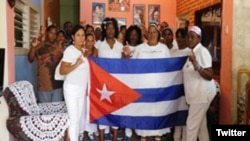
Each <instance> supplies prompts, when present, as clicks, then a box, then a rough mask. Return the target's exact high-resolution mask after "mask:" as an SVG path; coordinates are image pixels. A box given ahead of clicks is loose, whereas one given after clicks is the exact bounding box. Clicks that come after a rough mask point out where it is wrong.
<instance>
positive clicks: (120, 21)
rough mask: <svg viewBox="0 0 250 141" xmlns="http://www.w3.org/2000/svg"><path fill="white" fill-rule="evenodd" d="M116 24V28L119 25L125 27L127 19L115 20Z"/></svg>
mask: <svg viewBox="0 0 250 141" xmlns="http://www.w3.org/2000/svg"><path fill="white" fill-rule="evenodd" d="M115 19H116V20H117V22H118V26H119V27H120V26H121V25H127V19H126V18H115Z"/></svg>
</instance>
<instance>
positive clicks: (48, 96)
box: [38, 88, 63, 103]
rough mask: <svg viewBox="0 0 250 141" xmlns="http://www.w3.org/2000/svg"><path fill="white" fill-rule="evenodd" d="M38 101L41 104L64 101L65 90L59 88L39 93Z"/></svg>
mask: <svg viewBox="0 0 250 141" xmlns="http://www.w3.org/2000/svg"><path fill="white" fill-rule="evenodd" d="M38 101H39V102H40V103H45V102H59V101H63V89H62V88H59V89H54V90H52V91H38Z"/></svg>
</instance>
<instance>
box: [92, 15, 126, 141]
mask: <svg viewBox="0 0 250 141" xmlns="http://www.w3.org/2000/svg"><path fill="white" fill-rule="evenodd" d="M101 27H102V39H101V40H100V41H97V42H96V44H95V47H96V48H97V57H101V58H122V56H123V44H122V43H120V42H119V41H117V37H118V34H119V28H118V22H117V20H116V19H115V18H109V17H107V18H105V19H104V20H103V22H102V26H101ZM109 128H110V127H109V126H107V125H99V138H100V141H104V133H109ZM118 128H119V127H115V126H112V130H113V139H112V140H113V141H116V140H117V135H118Z"/></svg>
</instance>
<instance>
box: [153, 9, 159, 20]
mask: <svg viewBox="0 0 250 141" xmlns="http://www.w3.org/2000/svg"><path fill="white" fill-rule="evenodd" d="M153 16H154V20H155V21H159V19H160V13H159V11H155V12H154V15H153Z"/></svg>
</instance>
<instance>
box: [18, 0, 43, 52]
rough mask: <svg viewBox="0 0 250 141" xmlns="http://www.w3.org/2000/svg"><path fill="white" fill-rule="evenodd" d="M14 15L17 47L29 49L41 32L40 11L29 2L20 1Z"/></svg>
mask: <svg viewBox="0 0 250 141" xmlns="http://www.w3.org/2000/svg"><path fill="white" fill-rule="evenodd" d="M14 13H15V20H14V21H15V47H18V48H29V47H30V46H29V45H30V42H31V40H32V39H33V38H34V37H35V36H36V35H37V33H38V31H39V17H40V15H39V10H38V8H36V7H35V6H34V5H32V4H31V3H30V2H28V0H19V1H16V4H15V8H14Z"/></svg>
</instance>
